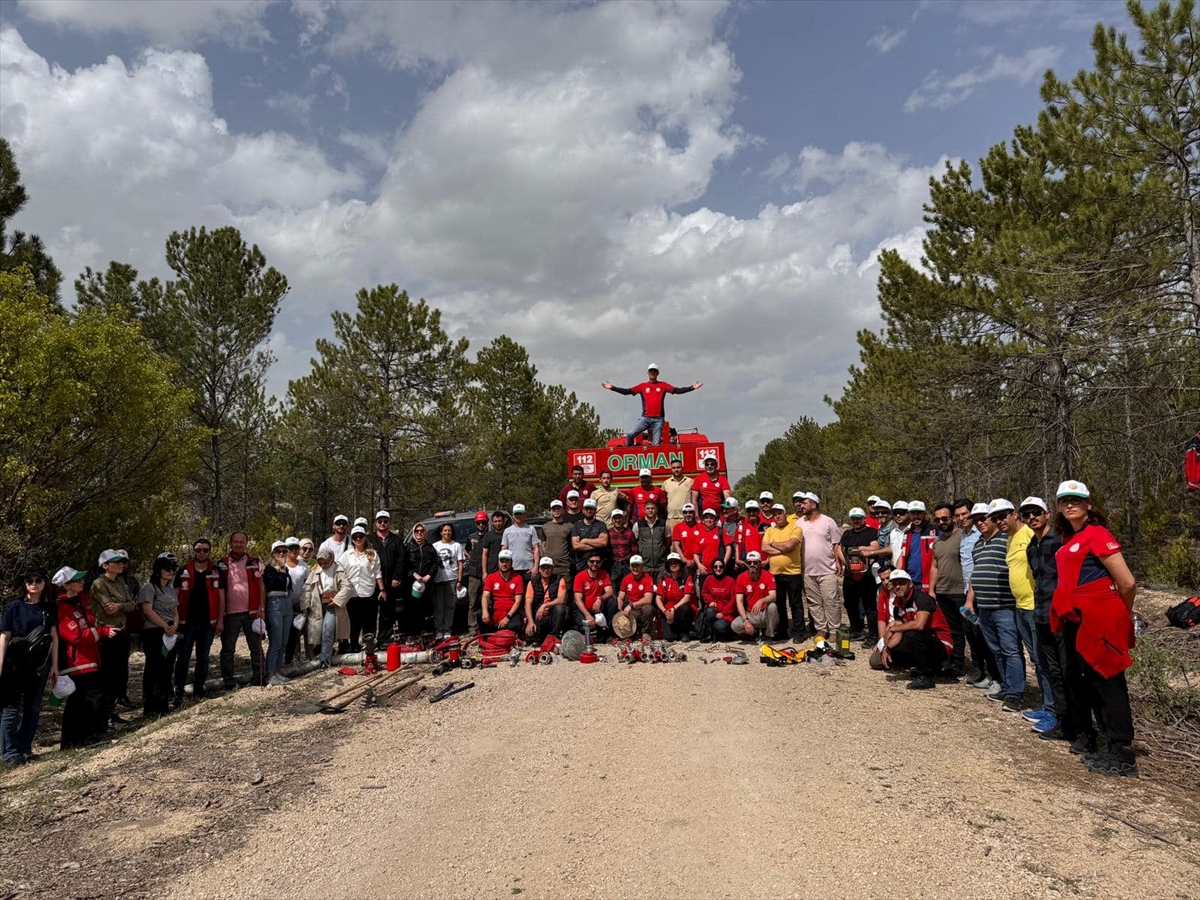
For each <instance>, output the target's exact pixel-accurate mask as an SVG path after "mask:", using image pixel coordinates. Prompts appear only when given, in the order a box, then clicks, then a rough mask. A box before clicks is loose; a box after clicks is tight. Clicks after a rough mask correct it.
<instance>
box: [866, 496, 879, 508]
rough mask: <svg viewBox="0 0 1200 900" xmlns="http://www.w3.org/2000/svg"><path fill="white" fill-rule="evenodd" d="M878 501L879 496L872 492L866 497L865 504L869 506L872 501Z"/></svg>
mask: <svg viewBox="0 0 1200 900" xmlns="http://www.w3.org/2000/svg"><path fill="white" fill-rule="evenodd" d="M878 502H879V497H878V496H876V495H875V494H872V495H871V496H870V497H868V498H867V506H870V505H871V504H872V503H878Z"/></svg>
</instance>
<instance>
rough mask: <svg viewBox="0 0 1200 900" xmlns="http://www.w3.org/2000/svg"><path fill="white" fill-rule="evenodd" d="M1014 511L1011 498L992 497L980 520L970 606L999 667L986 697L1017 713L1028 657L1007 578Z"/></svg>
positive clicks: (1019, 709) (1006, 710)
mask: <svg viewBox="0 0 1200 900" xmlns="http://www.w3.org/2000/svg"><path fill="white" fill-rule="evenodd" d="M1012 511H1013V505H1012V503H1010V502H1009V501H1008V500H1003V499H998V500H993V501H992V502H991V503H990V504H989V505H988V515H987V517H986V518H984V517H982V516H981V517H980V519H979V542H978V543H976V544H975V549H974V551H973V560H974V566H973V568H972V570H971V583H970V585H969V586H968V588H967V609H969V610H973V611H974V612H976V613H977V614H978V615H979V627H980V630H982V631H983V637H984V640H986V641H987V645H988V646H989V647H990V648H991V650H992V653H994V654H995V656H996V664H997V665H998V666H999V668H1000V685H999V687H998V688H992V689H991V690H989V691H988V693H987V698H988V699H989V700H994V701H996V702H998V703H999V702H1003V704H1004V705H1003V706H1002V707H1001V708H1002V709H1003V710H1004V712H1012V713H1016V712H1020V711H1021V697H1022V695H1024V693H1025V658H1024V657H1023V656H1022V654H1021V637H1020V633H1019V631H1018V630H1017V600H1016V597H1014V596H1013V592H1012V586H1011V584H1010V582H1009V577H1008V535H1007V534H1006V533H1005V532H1004V529H1003V528H1001V525H1002V523H1003V522H1004V521H1005V520H1006V519H1007V518H1008V517H1009V514H1010V513H1011V512H1012Z"/></svg>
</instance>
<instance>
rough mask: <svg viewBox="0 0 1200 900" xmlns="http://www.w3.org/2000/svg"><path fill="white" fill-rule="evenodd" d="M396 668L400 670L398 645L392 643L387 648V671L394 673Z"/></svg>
mask: <svg viewBox="0 0 1200 900" xmlns="http://www.w3.org/2000/svg"><path fill="white" fill-rule="evenodd" d="M398 668H400V645H399V644H397V643H396V642H395V641H392V643H390V644H388V648H387V670H388V671H389V672H395V671H396V670H397V669H398Z"/></svg>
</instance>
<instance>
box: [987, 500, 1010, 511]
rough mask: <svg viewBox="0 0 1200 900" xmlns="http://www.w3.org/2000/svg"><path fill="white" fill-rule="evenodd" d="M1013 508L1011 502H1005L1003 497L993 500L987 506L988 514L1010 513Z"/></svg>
mask: <svg viewBox="0 0 1200 900" xmlns="http://www.w3.org/2000/svg"><path fill="white" fill-rule="evenodd" d="M1015 508H1016V507H1014V506H1013V505H1012V502H1011V501H1008V500H1005V499H1004V498H1003V497H1000V498H999V499H996V500H993V501H992V502H991V503H990V504H988V512H989V513H998V512H1012V511H1013V510H1014V509H1015Z"/></svg>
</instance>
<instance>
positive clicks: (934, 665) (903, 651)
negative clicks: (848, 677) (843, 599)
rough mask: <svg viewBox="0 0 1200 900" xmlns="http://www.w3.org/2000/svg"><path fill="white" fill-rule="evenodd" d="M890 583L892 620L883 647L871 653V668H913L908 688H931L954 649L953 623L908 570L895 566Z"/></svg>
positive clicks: (884, 637) (886, 631)
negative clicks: (918, 585)
mask: <svg viewBox="0 0 1200 900" xmlns="http://www.w3.org/2000/svg"><path fill="white" fill-rule="evenodd" d="M888 586H889V589H890V592H891V598H892V609H891V619H892V620H891V621H890V622H889V623H888V625H887V628H886V630H885V631H884V632H883V637H882V641H883V647H882V649H880V650H879V651H878V652H877V653H873V654H871V667H872V668H884V669H892V668H901V669H904V668H914V669H916V670H917V675H916V677H915V678H913V680H912V681H911V682H909V685H908V687H909V689H910V690H916V691H920V690H928V689H929V688H931V687H933V686H934V682H933V676H934V675H935V674H937V672H939V671H940V670H941V668H942V665H943V663H945V661H946V660H947V659H948V658H949V655H950V651H951V650H952V649H953V648H954V638H953V637H952V636H951V634H950V625H949V624H948V623H947V622H946V617H945V616H944V615H943V614H942V611H941V609H940V608H939V607H938V605H937V601H935V600H934V599H933V598H932V597H930V596H929V595H928V594H926V593H924V592H923V591H921V590H919V589H918V588H916V587H915V586H914V585H913V582H912V576H911V575H909V574H908V572H906V571H904V570H903V569H893V570H892V573H891V575H890V577H889V578H888Z"/></svg>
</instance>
